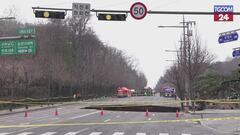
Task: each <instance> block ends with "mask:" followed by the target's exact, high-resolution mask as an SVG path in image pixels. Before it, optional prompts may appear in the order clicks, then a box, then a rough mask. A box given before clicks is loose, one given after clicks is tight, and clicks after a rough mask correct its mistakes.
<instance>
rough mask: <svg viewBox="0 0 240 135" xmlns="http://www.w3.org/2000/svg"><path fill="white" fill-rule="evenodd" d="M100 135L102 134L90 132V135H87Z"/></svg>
mask: <svg viewBox="0 0 240 135" xmlns="http://www.w3.org/2000/svg"><path fill="white" fill-rule="evenodd" d="M101 134H102V132H92V133H91V134H89V135H101Z"/></svg>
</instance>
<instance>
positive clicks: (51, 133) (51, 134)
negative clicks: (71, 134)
mask: <svg viewBox="0 0 240 135" xmlns="http://www.w3.org/2000/svg"><path fill="white" fill-rule="evenodd" d="M53 134H56V132H46V133H43V134H41V135H53Z"/></svg>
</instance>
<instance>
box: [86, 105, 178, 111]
mask: <svg viewBox="0 0 240 135" xmlns="http://www.w3.org/2000/svg"><path fill="white" fill-rule="evenodd" d="M84 109H97V110H101V109H103V110H111V111H134V112H146V110H148V111H149V112H176V111H177V110H178V111H180V107H168V106H153V105H141V106H139V105H138V106H123V105H114V106H112V105H98V106H89V107H85V108H84Z"/></svg>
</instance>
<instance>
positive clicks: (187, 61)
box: [181, 16, 196, 106]
mask: <svg viewBox="0 0 240 135" xmlns="http://www.w3.org/2000/svg"><path fill="white" fill-rule="evenodd" d="M181 23H182V24H183V29H184V30H183V46H184V66H185V67H186V74H185V80H186V81H185V88H186V92H187V97H188V99H191V100H194V92H193V90H192V79H191V77H192V66H191V64H192V63H191V57H192V54H191V38H190V37H191V36H192V32H191V30H190V26H192V25H195V24H196V22H195V21H187V22H186V21H185V19H184V16H183V22H181ZM185 28H186V29H187V33H186V30H185ZM186 36H187V37H186ZM186 38H187V40H186ZM186 43H187V44H186ZM192 105H193V106H194V103H192Z"/></svg>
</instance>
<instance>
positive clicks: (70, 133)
mask: <svg viewBox="0 0 240 135" xmlns="http://www.w3.org/2000/svg"><path fill="white" fill-rule="evenodd" d="M78 133H79V131H78V132H68V133H66V134H64V135H76V134H78Z"/></svg>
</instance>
